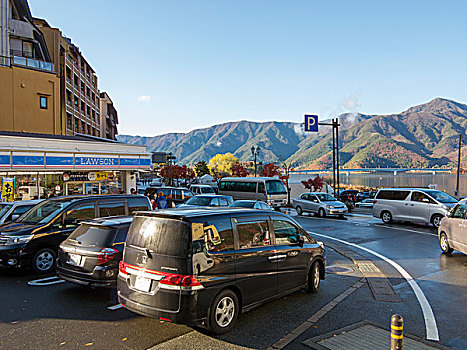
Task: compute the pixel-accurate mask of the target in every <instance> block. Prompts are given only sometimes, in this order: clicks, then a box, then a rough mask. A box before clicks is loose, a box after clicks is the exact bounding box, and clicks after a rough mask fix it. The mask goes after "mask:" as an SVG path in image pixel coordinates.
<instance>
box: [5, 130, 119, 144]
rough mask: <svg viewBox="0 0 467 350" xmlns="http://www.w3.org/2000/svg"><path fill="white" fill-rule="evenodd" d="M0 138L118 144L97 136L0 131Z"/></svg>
mask: <svg viewBox="0 0 467 350" xmlns="http://www.w3.org/2000/svg"><path fill="white" fill-rule="evenodd" d="M0 136H14V137H35V138H39V139H52V140H69V141H101V142H112V143H119V142H118V141H114V140H109V139H104V138H101V137H97V136H91V135H85V134H76V135H52V134H40V133H33V132H19V131H0Z"/></svg>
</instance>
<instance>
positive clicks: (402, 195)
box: [376, 191, 410, 201]
mask: <svg viewBox="0 0 467 350" xmlns="http://www.w3.org/2000/svg"><path fill="white" fill-rule="evenodd" d="M409 193H410V191H379V192H378V194H377V195H376V199H389V200H398V201H403V200H405V199H406V198H407V196H408V195H409Z"/></svg>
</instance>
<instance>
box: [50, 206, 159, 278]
mask: <svg viewBox="0 0 467 350" xmlns="http://www.w3.org/2000/svg"><path fill="white" fill-rule="evenodd" d="M145 210H150V208H146V209H145ZM132 220H133V216H124V217H107V218H100V219H95V220H92V221H87V222H84V223H82V224H81V225H80V226H79V227H78V228H77V229H76V230H75V231H73V233H72V234H71V235H70V236H69V237H68V238H67V239H66V240H65V241H63V242H62V244H60V247H59V250H58V258H57V274H58V276H59V277H60V278H62V279H64V280H66V281H68V282H72V283H77V284H82V285H89V286H95V287H111V286H116V284H117V275H118V263H119V262H120V260H122V256H123V246H124V244H125V239H126V235H127V233H128V228H129V227H130V224H131V222H132Z"/></svg>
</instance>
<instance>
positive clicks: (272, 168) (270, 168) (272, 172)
mask: <svg viewBox="0 0 467 350" xmlns="http://www.w3.org/2000/svg"><path fill="white" fill-rule="evenodd" d="M280 174H281V172H280V171H279V167H278V166H277V165H276V164H274V163H268V164H266V165H264V167H263V170H261V172H260V175H261V176H265V177H273V176H276V175H277V176H279V175H280Z"/></svg>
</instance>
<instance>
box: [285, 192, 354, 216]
mask: <svg viewBox="0 0 467 350" xmlns="http://www.w3.org/2000/svg"><path fill="white" fill-rule="evenodd" d="M293 207H294V208H295V210H296V212H297V214H298V215H302V214H303V213H305V212H307V213H313V214H318V216H320V217H325V216H327V215H339V216H344V214H345V213H347V207H346V205H345V204H344V203H342V202H339V201H338V200H337V199H336V198H334V197H333V196H331V195H330V194H328V193H324V192H312V193H303V194H301V195H300V196H299V197H298V198H295V199H294V200H293Z"/></svg>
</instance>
